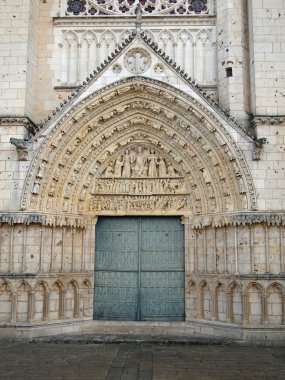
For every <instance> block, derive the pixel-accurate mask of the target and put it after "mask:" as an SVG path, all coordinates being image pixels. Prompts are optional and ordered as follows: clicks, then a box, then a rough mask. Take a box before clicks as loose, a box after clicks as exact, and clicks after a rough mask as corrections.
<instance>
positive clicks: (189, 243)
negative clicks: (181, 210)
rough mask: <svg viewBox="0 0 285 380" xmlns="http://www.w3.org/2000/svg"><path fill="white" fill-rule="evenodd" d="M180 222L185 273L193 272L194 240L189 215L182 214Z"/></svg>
mask: <svg viewBox="0 0 285 380" xmlns="http://www.w3.org/2000/svg"><path fill="white" fill-rule="evenodd" d="M181 223H182V224H183V225H184V238H185V274H189V273H194V271H195V270H194V262H195V258H194V256H195V253H194V251H195V247H194V242H193V231H192V229H191V225H190V218H189V216H183V217H182V218H181ZM194 234H195V232H194Z"/></svg>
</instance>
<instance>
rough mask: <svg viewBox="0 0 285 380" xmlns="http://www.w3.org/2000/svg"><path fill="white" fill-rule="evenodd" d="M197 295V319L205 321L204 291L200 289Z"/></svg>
mask: <svg viewBox="0 0 285 380" xmlns="http://www.w3.org/2000/svg"><path fill="white" fill-rule="evenodd" d="M197 295H198V314H197V318H198V319H205V311H204V290H203V289H201V288H200V289H198V290H197Z"/></svg>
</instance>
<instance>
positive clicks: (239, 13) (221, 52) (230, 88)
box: [217, 0, 250, 122]
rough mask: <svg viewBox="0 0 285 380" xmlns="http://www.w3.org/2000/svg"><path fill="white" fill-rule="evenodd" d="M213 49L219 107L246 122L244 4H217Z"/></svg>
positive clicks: (229, 0) (236, 1)
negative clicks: (216, 57)
mask: <svg viewBox="0 0 285 380" xmlns="http://www.w3.org/2000/svg"><path fill="white" fill-rule="evenodd" d="M217 45H218V46H217V48H218V89H219V91H218V93H219V103H220V105H221V106H222V107H224V108H225V109H227V110H229V111H230V113H231V114H232V115H234V116H235V117H237V118H238V119H240V120H241V122H242V121H246V120H247V119H248V113H249V112H250V102H249V100H250V98H249V95H250V93H249V90H250V87H249V86H248V83H249V62H248V59H249V56H248V32H247V9H246V1H244V0H243V1H240V0H227V1H224V0H217ZM227 70H228V71H229V70H232V76H227Z"/></svg>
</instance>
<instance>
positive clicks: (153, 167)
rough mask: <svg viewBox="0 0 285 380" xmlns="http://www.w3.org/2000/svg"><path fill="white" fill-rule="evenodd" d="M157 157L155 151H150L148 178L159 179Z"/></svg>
mask: <svg viewBox="0 0 285 380" xmlns="http://www.w3.org/2000/svg"><path fill="white" fill-rule="evenodd" d="M157 161H158V159H157V156H156V154H155V151H154V150H151V151H150V154H149V157H148V163H149V164H148V173H147V174H148V177H152V178H153V177H158V172H157Z"/></svg>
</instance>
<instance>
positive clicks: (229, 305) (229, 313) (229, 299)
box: [227, 291, 234, 323]
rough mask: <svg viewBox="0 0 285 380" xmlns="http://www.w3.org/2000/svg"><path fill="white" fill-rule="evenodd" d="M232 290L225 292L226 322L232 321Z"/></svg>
mask: <svg viewBox="0 0 285 380" xmlns="http://www.w3.org/2000/svg"><path fill="white" fill-rule="evenodd" d="M233 296H234V295H233V292H232V291H230V292H227V323H233V319H234V318H233V299H234V297H233Z"/></svg>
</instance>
